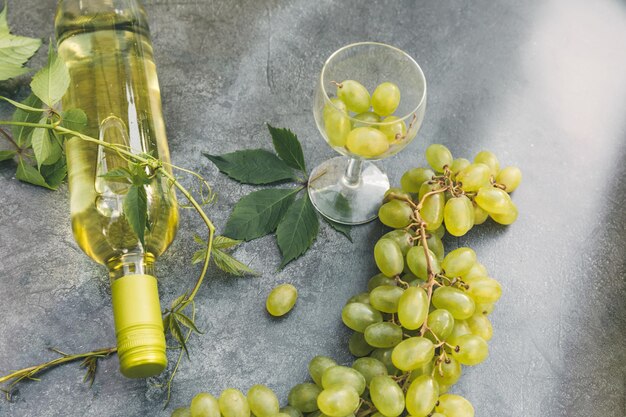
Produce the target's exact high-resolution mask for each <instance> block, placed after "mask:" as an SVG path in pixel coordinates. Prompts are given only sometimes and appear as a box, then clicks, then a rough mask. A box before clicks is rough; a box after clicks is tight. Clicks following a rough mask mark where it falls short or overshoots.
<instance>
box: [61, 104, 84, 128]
mask: <svg viewBox="0 0 626 417" xmlns="http://www.w3.org/2000/svg"><path fill="white" fill-rule="evenodd" d="M61 126H63V127H65V128H67V129H70V130H73V131H75V132H79V133H84V131H85V128H86V127H87V113H85V112H84V111H82V110H81V109H68V110H66V111H64V112H63V115H62V121H61Z"/></svg>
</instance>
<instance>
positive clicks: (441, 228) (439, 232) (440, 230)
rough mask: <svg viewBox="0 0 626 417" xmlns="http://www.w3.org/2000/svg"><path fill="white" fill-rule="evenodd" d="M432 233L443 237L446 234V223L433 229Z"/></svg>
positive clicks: (440, 237)
mask: <svg viewBox="0 0 626 417" xmlns="http://www.w3.org/2000/svg"><path fill="white" fill-rule="evenodd" d="M432 233H433V234H435V235H437V237H438V238H439V239H443V237H444V236H445V234H446V227H445V226H444V225H441V226H439V228H438V229H436V230H432Z"/></svg>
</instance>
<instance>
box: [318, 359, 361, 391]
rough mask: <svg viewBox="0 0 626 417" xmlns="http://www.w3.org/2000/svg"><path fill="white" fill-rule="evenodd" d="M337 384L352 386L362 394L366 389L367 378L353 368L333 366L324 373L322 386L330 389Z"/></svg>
mask: <svg viewBox="0 0 626 417" xmlns="http://www.w3.org/2000/svg"><path fill="white" fill-rule="evenodd" d="M335 386H342V387H344V386H348V387H352V388H354V390H355V391H356V392H357V393H358V394H359V395H361V394H363V392H364V391H365V378H364V377H363V375H361V374H360V373H359V371H357V370H355V369H353V368H349V367H347V366H341V365H336V366H331V367H330V368H328V369H326V370H325V371H324V374H323V375H322V387H323V388H324V389H328V388H332V387H335Z"/></svg>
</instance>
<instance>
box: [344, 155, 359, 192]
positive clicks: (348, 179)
mask: <svg viewBox="0 0 626 417" xmlns="http://www.w3.org/2000/svg"><path fill="white" fill-rule="evenodd" d="M362 168H363V160H362V159H356V158H350V162H348V167H347V168H346V173H345V174H343V183H344V184H345V185H347V186H349V187H356V186H358V185H359V183H360V182H361V169H362Z"/></svg>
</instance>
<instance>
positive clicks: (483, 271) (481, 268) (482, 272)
mask: <svg viewBox="0 0 626 417" xmlns="http://www.w3.org/2000/svg"><path fill="white" fill-rule="evenodd" d="M487 275H489V274H488V273H487V268H485V265H483V264H481V263H480V262H478V261H477V262H476V263H474V265H473V266H472V269H470V270H469V272H468V273H467V274H465V275H463V280H466V279H472V278H476V277H486V276H487Z"/></svg>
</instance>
